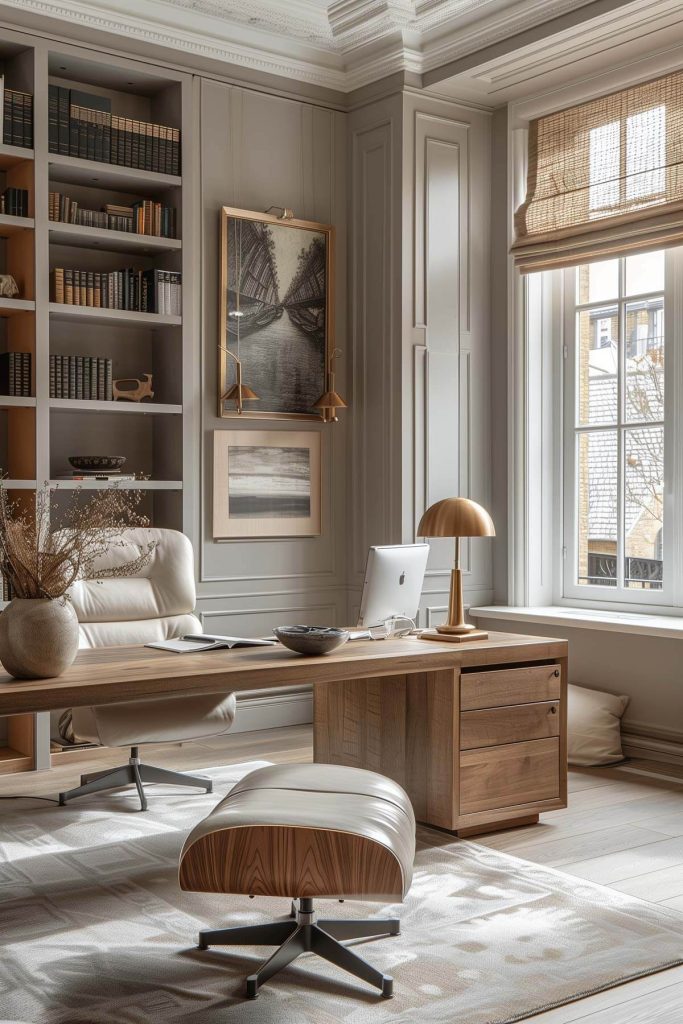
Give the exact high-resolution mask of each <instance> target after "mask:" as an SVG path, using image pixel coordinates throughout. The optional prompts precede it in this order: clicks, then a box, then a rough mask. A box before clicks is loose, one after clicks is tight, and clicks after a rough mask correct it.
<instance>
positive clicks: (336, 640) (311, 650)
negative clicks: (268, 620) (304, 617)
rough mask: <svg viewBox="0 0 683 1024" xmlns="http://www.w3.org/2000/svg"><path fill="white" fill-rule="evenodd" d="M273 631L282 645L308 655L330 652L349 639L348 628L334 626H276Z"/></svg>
mask: <svg viewBox="0 0 683 1024" xmlns="http://www.w3.org/2000/svg"><path fill="white" fill-rule="evenodd" d="M273 633H274V634H275V636H276V637H277V638H278V640H279V641H280V643H281V644H283V646H284V647H288V648H289V650H290V651H294V652H295V653H296V654H307V655H309V657H313V656H316V655H320V654H331V653H332V651H336V650H337V648H338V647H341V646H342V644H345V643H346V641H347V640H348V639H349V631H348V629H337V628H336V627H335V626H277V627H276V628H275V629H274V630H273Z"/></svg>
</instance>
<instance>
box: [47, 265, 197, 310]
mask: <svg viewBox="0 0 683 1024" xmlns="http://www.w3.org/2000/svg"><path fill="white" fill-rule="evenodd" d="M51 276H52V301H53V302H61V303H65V304H66V305H67V306H94V307H96V308H100V309H125V310H129V311H131V312H136V313H161V314H163V315H168V316H180V313H181V283H182V281H181V275H180V273H178V272H176V271H173V270H156V269H155V270H135V269H133V268H132V267H128V268H126V269H125V270H112V271H110V272H109V273H99V272H97V271H92V270H72V269H65V268H63V267H56V268H55V269H54V270H53V271H52V275H51Z"/></svg>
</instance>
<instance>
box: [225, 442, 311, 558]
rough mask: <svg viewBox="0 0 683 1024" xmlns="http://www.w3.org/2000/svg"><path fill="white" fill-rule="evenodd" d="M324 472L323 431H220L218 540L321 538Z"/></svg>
mask: <svg viewBox="0 0 683 1024" xmlns="http://www.w3.org/2000/svg"><path fill="white" fill-rule="evenodd" d="M320 468H321V462H320V434H319V433H318V431H313V430H310V431H273V430H216V431H214V490H213V493H214V499H213V533H214V538H215V539H224V538H235V537H315V536H317V535H319V534H320V531H321V509H320V493H321V476H320Z"/></svg>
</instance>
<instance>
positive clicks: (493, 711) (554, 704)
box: [460, 700, 560, 750]
mask: <svg viewBox="0 0 683 1024" xmlns="http://www.w3.org/2000/svg"><path fill="white" fill-rule="evenodd" d="M559 735H560V702H559V701H557V700H552V701H543V702H541V703H538V704H517V705H512V707H507V708H486V709H484V710H482V711H463V713H462V715H461V716H460V749H461V750H472V749H473V748H475V747H492V746H496V745H499V744H505V743H519V742H521V741H522V740H542V739H545V738H546V737H548V736H559Z"/></svg>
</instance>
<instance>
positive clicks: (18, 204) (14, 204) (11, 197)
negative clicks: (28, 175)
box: [0, 188, 28, 217]
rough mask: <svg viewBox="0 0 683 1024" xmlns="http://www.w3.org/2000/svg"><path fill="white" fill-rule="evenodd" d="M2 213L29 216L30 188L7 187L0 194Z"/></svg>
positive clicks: (0, 210)
mask: <svg viewBox="0 0 683 1024" xmlns="http://www.w3.org/2000/svg"><path fill="white" fill-rule="evenodd" d="M0 213H7V214H10V215H11V216H12V217H28V189H27V188H6V189H5V191H4V192H3V193H2V195H1V196H0Z"/></svg>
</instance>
